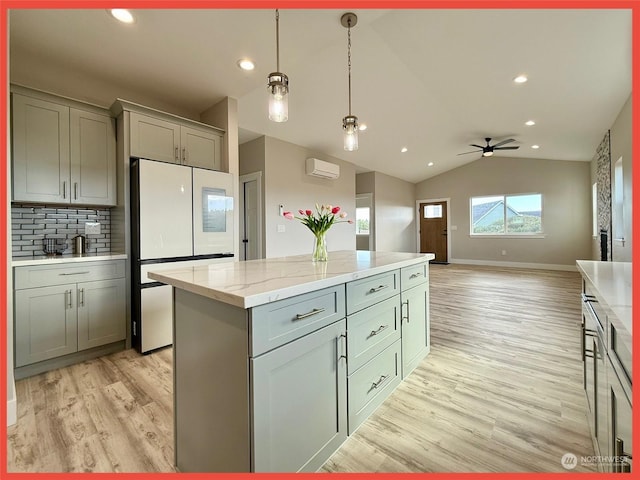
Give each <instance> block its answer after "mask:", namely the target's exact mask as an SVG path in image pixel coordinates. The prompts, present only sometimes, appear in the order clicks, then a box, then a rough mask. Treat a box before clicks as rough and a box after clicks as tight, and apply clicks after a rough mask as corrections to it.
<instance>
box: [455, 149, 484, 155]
mask: <svg viewBox="0 0 640 480" xmlns="http://www.w3.org/2000/svg"><path fill="white" fill-rule="evenodd" d="M481 151H482V150H474V151H472V152H464V153H459V154H458V155H466V154H467V153H478V152H481ZM458 155H456V157H457V156H458Z"/></svg>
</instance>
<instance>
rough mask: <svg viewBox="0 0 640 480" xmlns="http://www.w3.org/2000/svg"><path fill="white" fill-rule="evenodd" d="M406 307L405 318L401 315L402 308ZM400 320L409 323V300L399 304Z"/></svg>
mask: <svg viewBox="0 0 640 480" xmlns="http://www.w3.org/2000/svg"><path fill="white" fill-rule="evenodd" d="M403 305H406V306H407V316H406V317H405V316H404V314H403V313H402V306H403ZM400 320H401V321H402V320H406V321H407V323H409V299H408V298H407V299H406V300H405V301H404V302H402V303H401V304H400Z"/></svg>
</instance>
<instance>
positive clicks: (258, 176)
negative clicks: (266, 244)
mask: <svg viewBox="0 0 640 480" xmlns="http://www.w3.org/2000/svg"><path fill="white" fill-rule="evenodd" d="M254 180H255V181H256V185H257V195H256V196H257V197H258V205H257V207H258V216H257V222H256V223H257V225H256V227H257V228H256V230H257V234H256V243H257V245H258V249H257V251H258V258H264V251H263V248H262V222H263V220H262V217H263V215H264V211H263V209H262V172H261V171H257V172H253V173H247V174H246V175H240V177H238V184H239V191H238V213H239V215H238V216H239V217H240V222H239V224H240V226H239V229H238V243H239V245H240V246H239V252H238V253H239V255H238V256H239V260H240V261H243V260H245V253H244V243H242V239H243V237H244V235H243V234H244V217H245V214H244V184H245V183H247V182H252V181H254Z"/></svg>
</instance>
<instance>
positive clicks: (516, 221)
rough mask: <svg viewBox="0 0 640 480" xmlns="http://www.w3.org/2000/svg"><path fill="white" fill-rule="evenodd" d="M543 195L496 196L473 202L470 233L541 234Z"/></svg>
mask: <svg viewBox="0 0 640 480" xmlns="http://www.w3.org/2000/svg"><path fill="white" fill-rule="evenodd" d="M542 232H543V230H542V195H541V194H539V193H530V194H526V195H494V196H487V197H472V198H471V233H472V234H475V235H520V234H525V235H535V234H540V233H542Z"/></svg>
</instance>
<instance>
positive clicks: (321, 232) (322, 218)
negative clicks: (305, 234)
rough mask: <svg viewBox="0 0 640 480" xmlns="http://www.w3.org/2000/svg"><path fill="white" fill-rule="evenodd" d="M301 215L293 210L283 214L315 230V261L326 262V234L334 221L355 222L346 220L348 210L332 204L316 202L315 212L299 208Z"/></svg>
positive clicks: (288, 218)
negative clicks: (342, 210)
mask: <svg viewBox="0 0 640 480" xmlns="http://www.w3.org/2000/svg"><path fill="white" fill-rule="evenodd" d="M298 213H299V214H300V216H296V215H294V214H293V213H292V212H284V213H283V214H282V216H283V217H284V218H286V219H287V220H293V219H294V218H295V219H296V220H300V222H301V223H302V224H303V225H304V226H306V227H307V228H308V229H309V230H311V231H312V232H313V235H314V236H315V245H314V249H313V260H314V261H315V262H326V261H327V260H328V255H327V242H326V238H325V235H326V233H327V232H328V231H329V229H330V228H331V226H332V225H333V224H334V223H353V220H345V218H347V212H341V211H340V207H337V206H336V207H334V206H331V205H318V204H317V203H316V211H315V213H314V212H313V211H312V210H298Z"/></svg>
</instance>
